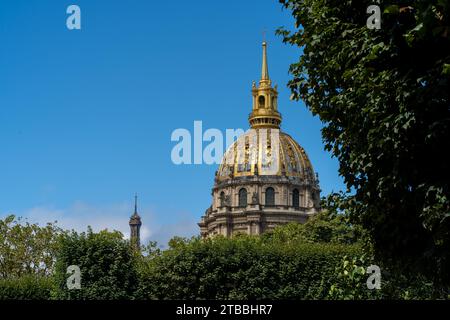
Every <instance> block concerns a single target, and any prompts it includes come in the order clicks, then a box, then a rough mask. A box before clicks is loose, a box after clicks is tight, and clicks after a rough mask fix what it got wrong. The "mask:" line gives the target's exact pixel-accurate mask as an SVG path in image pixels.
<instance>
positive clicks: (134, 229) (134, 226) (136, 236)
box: [128, 194, 142, 250]
mask: <svg viewBox="0 0 450 320" xmlns="http://www.w3.org/2000/svg"><path fill="white" fill-rule="evenodd" d="M128 224H129V226H130V241H131V244H132V245H133V246H134V247H135V249H137V250H140V246H141V233H140V230H141V225H142V221H141V217H140V216H139V214H138V212H137V194H135V195H134V213H133V215H132V216H131V217H130V222H129V223H128Z"/></svg>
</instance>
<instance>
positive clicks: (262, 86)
mask: <svg viewBox="0 0 450 320" xmlns="http://www.w3.org/2000/svg"><path fill="white" fill-rule="evenodd" d="M262 47H263V48H262V49H263V52H262V68H261V79H260V80H259V85H258V86H256V83H255V82H253V86H252V96H253V107H252V113H251V114H250V116H249V118H248V121H249V122H250V126H251V127H252V128H253V129H257V128H273V129H279V128H280V124H281V114H280V113H279V112H278V91H277V86H275V87H274V88H273V87H272V81H271V80H270V78H269V66H268V62H267V43H266V41H264V42H263V43H262Z"/></svg>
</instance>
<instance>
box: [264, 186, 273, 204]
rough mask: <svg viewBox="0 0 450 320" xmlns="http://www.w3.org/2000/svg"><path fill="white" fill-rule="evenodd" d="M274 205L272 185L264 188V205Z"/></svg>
mask: <svg viewBox="0 0 450 320" xmlns="http://www.w3.org/2000/svg"><path fill="white" fill-rule="evenodd" d="M274 205H275V190H274V189H273V188H272V187H269V188H267V189H266V206H274Z"/></svg>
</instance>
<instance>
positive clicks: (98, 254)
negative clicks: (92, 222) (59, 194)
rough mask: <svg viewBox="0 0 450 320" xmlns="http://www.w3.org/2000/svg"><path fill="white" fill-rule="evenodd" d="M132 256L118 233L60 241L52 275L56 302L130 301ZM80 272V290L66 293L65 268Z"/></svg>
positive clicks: (133, 281)
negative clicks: (73, 267) (75, 267)
mask: <svg viewBox="0 0 450 320" xmlns="http://www.w3.org/2000/svg"><path fill="white" fill-rule="evenodd" d="M135 261H136V260H135V254H134V252H133V250H132V248H131V246H130V244H129V242H128V241H125V240H123V236H122V234H121V233H120V232H108V231H101V232H100V233H93V232H92V230H91V229H88V232H87V233H81V234H78V233H76V232H72V233H70V234H67V235H65V236H64V237H62V238H61V244H60V249H59V252H58V253H57V263H56V271H55V282H56V289H55V291H54V293H53V297H54V298H55V299H93V300H112V299H132V298H133V293H134V291H135V289H136V285H137V281H138V279H137V273H136V264H135ZM70 265H77V266H78V267H79V268H80V270H81V289H79V290H78V289H74V290H68V289H67V283H66V282H67V278H68V276H69V275H68V274H66V271H67V267H69V266H70Z"/></svg>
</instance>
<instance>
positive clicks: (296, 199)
mask: <svg viewBox="0 0 450 320" xmlns="http://www.w3.org/2000/svg"><path fill="white" fill-rule="evenodd" d="M299 199H300V193H299V192H298V190H297V189H294V191H292V206H293V207H294V208H298V207H300V202H299Z"/></svg>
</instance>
